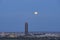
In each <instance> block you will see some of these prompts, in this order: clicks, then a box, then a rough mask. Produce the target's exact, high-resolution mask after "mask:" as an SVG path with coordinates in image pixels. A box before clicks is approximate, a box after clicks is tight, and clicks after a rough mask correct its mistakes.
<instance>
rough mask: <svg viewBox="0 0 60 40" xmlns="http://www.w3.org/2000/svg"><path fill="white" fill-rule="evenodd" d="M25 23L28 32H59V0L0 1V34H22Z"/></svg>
mask: <svg viewBox="0 0 60 40" xmlns="http://www.w3.org/2000/svg"><path fill="white" fill-rule="evenodd" d="M35 11H37V12H38V13H39V14H38V15H34V12H35ZM26 21H27V22H28V23H29V32H30V31H40V32H60V0H0V32H24V24H25V22H26Z"/></svg>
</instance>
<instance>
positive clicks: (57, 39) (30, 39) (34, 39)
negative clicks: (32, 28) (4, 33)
mask: <svg viewBox="0 0 60 40" xmlns="http://www.w3.org/2000/svg"><path fill="white" fill-rule="evenodd" d="M0 40H60V37H39V38H37V37H17V38H5V37H3V38H0Z"/></svg>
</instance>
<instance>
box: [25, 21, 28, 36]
mask: <svg viewBox="0 0 60 40" xmlns="http://www.w3.org/2000/svg"><path fill="white" fill-rule="evenodd" d="M25 35H28V22H25Z"/></svg>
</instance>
